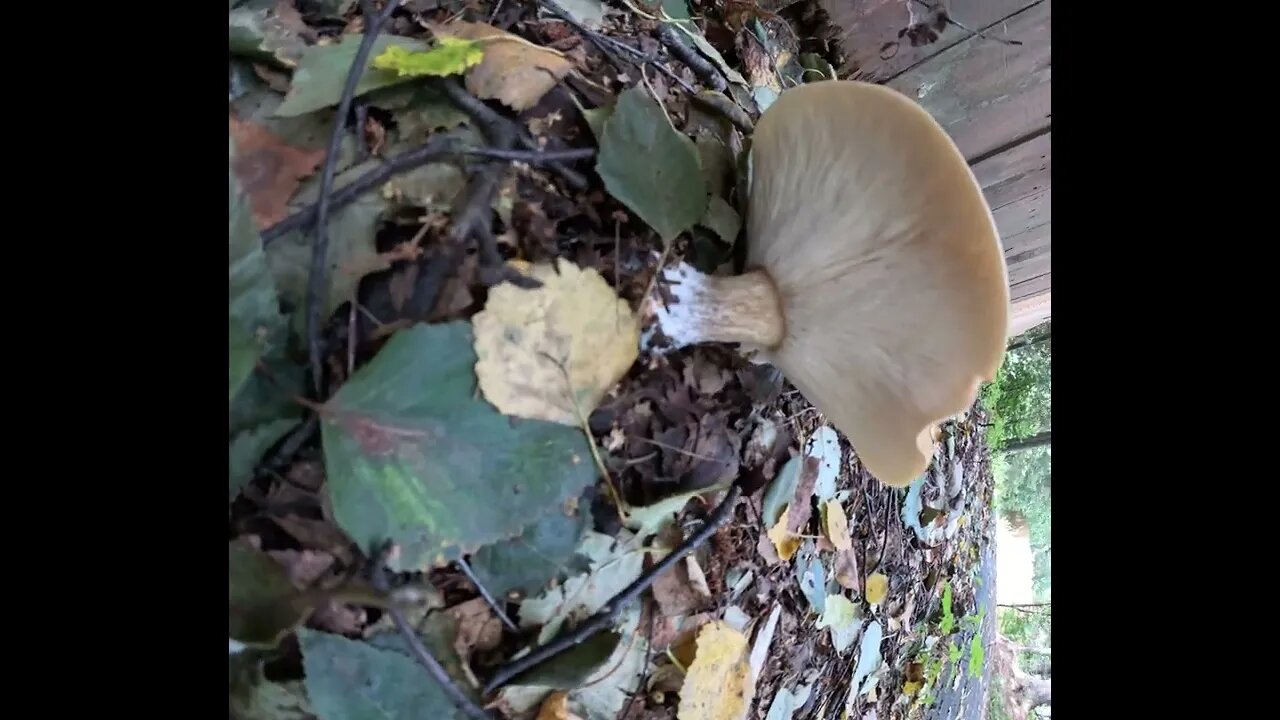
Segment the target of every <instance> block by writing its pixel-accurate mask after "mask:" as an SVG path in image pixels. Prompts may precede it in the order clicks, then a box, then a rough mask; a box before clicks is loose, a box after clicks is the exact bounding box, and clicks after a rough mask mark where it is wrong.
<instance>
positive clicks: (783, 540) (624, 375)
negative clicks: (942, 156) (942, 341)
mask: <svg viewBox="0 0 1280 720" xmlns="http://www.w3.org/2000/svg"><path fill="white" fill-rule="evenodd" d="M381 8H382V6H379V9H381ZM230 16H231V22H230V26H231V39H232V42H231V48H232V59H231V62H230V103H229V104H230V112H229V116H230V118H229V119H230V130H229V139H230V163H229V166H230V172H229V187H230V207H229V211H230V230H229V232H230V261H229V262H230V273H231V285H230V318H231V323H230V380H229V383H230V397H231V403H230V423H229V425H230V427H229V441H230V445H229V459H230V465H229V471H230V472H229V495H230V498H231V506H230V539H231V544H230V546H229V547H230V555H229V563H230V565H231V569H232V574H231V578H232V587H231V592H232V597H231V600H232V603H231V622H232V624H231V628H232V636H233V637H232V649H233V650H241V651H240V652H235V653H233V654H232V655H231V656H230V660H229V662H230V663H231V668H230V669H231V675H230V677H231V708H232V713H233V716H236V717H246V718H303V717H319V718H322V719H324V720H337V719H338V718H349V717H351V718H355V717H366V716H375V715H376V716H379V717H382V716H385V715H388V714H389V715H392V716H395V717H406V718H407V717H418V716H421V715H423V714H424V713H426V714H428V715H430V716H431V717H450V716H451V715H450V713H454V714H455V716H457V717H463V716H464V714H463V711H461V710H455V709H454V706H453V704H451V703H450V701H449V700H448V696H447V695H446V694H445V693H444V692H443V691H442V690H441V689H440V686H439V684H438V683H436V682H434V681H433V679H432V678H431V677H430V676H429V675H428V674H427V670H426V669H424V667H423V665H422V664H421V658H420V657H419V656H418V654H417V653H416V651H415V649H414V647H413V643H411V642H409V640H410V639H411V638H408V637H406V636H405V635H403V634H402V633H400V632H398V631H397V629H396V625H395V623H393V622H391V617H390V615H389V614H388V613H387V612H385V610H386V608H387V607H388V605H389V604H394V605H395V606H396V607H405V608H408V609H407V610H405V616H406V618H405V619H406V620H407V621H408V622H409V624H410V625H411V626H412V627H414V628H416V635H417V638H418V639H420V640H421V644H422V645H423V646H425V648H426V649H427V650H428V651H429V652H430V654H431V656H432V657H433V658H434V659H435V660H436V661H437V662H438V663H439V664H440V667H441V669H442V671H443V672H444V673H446V674H447V675H448V677H449V678H450V681H451V683H452V684H453V685H454V686H455V687H457V688H459V689H460V691H461V692H462V693H463V694H465V695H467V696H468V697H469V698H470V699H471V700H472V701H473V702H475V703H479V704H482V705H484V706H485V707H486V708H487V710H488V711H489V712H491V713H494V714H496V716H505V717H539V718H543V717H546V718H553V717H554V718H572V717H581V718H588V719H591V720H594V719H596V718H615V717H629V718H657V717H677V716H678V717H680V718H682V719H685V718H702V717H714V718H737V717H744V716H749V717H757V718H763V717H768V718H770V720H783V719H784V718H792V717H794V718H810V717H813V718H816V717H822V718H831V717H843V716H847V717H886V718H887V717H909V716H911V717H914V716H919V715H920V714H922V713H923V712H925V710H926V709H927V707H928V706H929V704H930V703H929V701H930V699H931V697H932V696H933V695H935V694H936V693H937V692H939V690H940V688H941V686H942V685H944V684H946V683H948V682H950V681H951V680H950V678H952V677H954V676H955V673H956V672H958V671H963V669H957V668H956V667H954V666H955V663H954V662H952V659H953V656H954V652H953V651H952V648H953V647H954V646H955V645H956V643H963V642H967V640H966V639H965V638H966V637H967V636H965V635H964V634H963V633H964V632H965V630H966V628H967V627H968V624H970V623H972V619H973V618H974V617H975V612H976V607H975V601H974V598H975V592H974V587H973V582H972V578H973V572H972V566H973V564H974V562H975V559H976V557H977V555H978V548H979V546H980V545H981V544H982V543H983V542H984V540H983V538H984V537H985V530H986V528H987V527H988V524H989V521H990V517H989V515H988V512H987V508H989V507H990V481H989V472H987V468H986V464H985V459H984V458H985V457H986V455H985V448H984V447H983V446H982V443H981V432H980V426H981V422H982V415H981V413H980V411H978V410H977V409H975V410H974V411H971V412H970V413H967V414H966V415H965V416H963V417H962V418H961V419H960V420H958V421H956V422H952V423H949V424H948V425H946V426H944V428H943V429H942V432H941V433H940V436H939V437H938V438H937V440H938V442H937V443H936V446H935V447H936V450H937V454H936V456H935V462H934V464H933V466H932V467H931V469H930V471H929V472H927V473H926V474H925V476H924V477H922V478H921V480H920V481H918V482H917V483H916V484H914V485H913V486H911V487H910V488H908V489H906V490H902V491H893V490H890V489H887V488H884V487H882V486H880V485H879V484H877V483H875V482H874V481H873V480H871V479H870V478H869V477H868V476H867V475H866V473H865V472H864V471H863V470H862V469H861V466H860V464H859V462H858V460H857V458H856V455H855V453H853V452H852V450H851V448H850V447H848V445H847V443H843V442H842V441H841V440H840V439H839V438H838V436H837V435H836V434H835V433H834V432H833V431H832V430H831V429H830V427H829V426H826V425H825V424H824V423H823V420H822V418H821V416H820V415H819V414H818V413H817V412H816V411H815V410H814V409H813V408H812V407H811V406H809V405H808V404H807V403H806V402H805V401H804V399H803V398H801V397H800V396H799V394H798V393H797V392H795V391H794V390H791V389H790V388H789V386H787V385H785V384H784V382H783V381H782V379H781V378H779V377H778V376H777V374H776V373H773V372H770V370H769V369H768V368H765V367H761V366H754V365H752V364H750V363H748V362H745V361H743V360H742V359H741V358H740V357H739V356H737V355H736V354H734V353H732V352H730V351H728V350H724V349H721V348H717V347H714V346H704V347H697V348H692V349H689V350H682V351H679V352H673V353H670V354H667V355H660V354H653V353H648V352H646V353H643V354H642V353H640V352H639V346H638V344H637V342H636V340H637V334H638V332H639V329H638V328H637V327H636V326H635V321H634V319H633V317H632V316H631V314H630V313H628V310H629V309H634V308H635V307H636V306H637V305H638V303H639V301H640V299H641V298H643V297H644V296H645V294H646V293H647V292H648V291H649V290H650V287H651V285H652V282H653V277H654V275H655V272H656V271H657V269H658V268H659V266H660V265H661V264H662V263H663V262H665V261H668V260H670V259H672V258H679V257H683V258H685V259H686V260H688V261H690V262H692V263H694V264H695V265H696V266H697V267H699V268H700V269H703V270H705V271H710V270H713V269H715V268H716V267H718V266H720V265H722V264H725V263H732V262H733V259H734V257H735V241H736V240H737V239H738V235H739V231H740V229H741V226H742V220H741V218H742V216H741V199H742V188H743V183H744V181H745V177H744V172H743V170H744V167H743V163H742V160H741V158H742V157H743V152H744V150H745V148H746V146H747V144H748V143H749V140H750V132H749V131H750V123H751V118H754V117H757V116H758V114H759V112H760V111H761V110H762V109H763V107H765V106H767V104H768V103H769V102H770V101H771V99H772V98H773V97H775V96H776V94H777V93H778V92H780V91H781V90H782V88H783V87H785V86H789V85H793V84H795V83H796V82H798V81H800V79H801V77H802V76H803V75H815V76H822V75H828V76H829V75H830V74H831V70H830V69H831V67H832V66H836V65H838V64H839V57H838V54H839V48H838V47H836V46H835V45H834V43H831V42H828V41H823V40H821V39H820V38H822V37H826V36H829V35H830V33H829V32H827V31H828V30H829V29H828V28H825V25H824V23H825V17H824V15H823V13H821V11H820V10H819V9H818V6H817V5H816V4H814V3H809V2H800V3H793V4H791V5H785V6H783V5H781V4H779V3H773V4H768V3H761V5H760V6H758V7H756V6H752V5H749V4H745V3H727V4H725V5H723V6H713V5H711V4H700V3H697V2H694V3H692V4H691V5H689V4H686V3H685V2H683V0H665V1H664V2H663V3H661V4H660V5H659V4H646V3H640V2H634V0H633V2H630V3H628V2H622V3H617V4H615V3H609V4H603V3H600V2H597V1H595V0H565V1H564V2H562V3H560V4H554V3H550V2H546V3H533V2H510V1H509V0H508V1H506V2H494V3H487V2H479V3H449V2H435V1H431V0H428V1H426V2H406V3H404V7H402V8H398V9H394V12H393V14H391V15H390V19H389V20H388V22H387V25H386V26H385V27H383V28H380V30H381V32H380V33H379V34H378V37H377V38H376V39H375V40H374V42H373V43H372V47H371V50H370V52H369V55H368V58H367V62H368V64H369V67H370V69H369V70H368V71H366V73H365V74H364V75H363V77H362V79H361V80H360V82H359V83H358V85H357V86H356V91H355V97H354V100H353V101H352V107H351V109H350V112H349V113H348V115H349V117H348V120H349V123H348V125H347V126H346V131H344V132H343V134H342V135H341V137H340V144H339V146H338V152H337V154H336V156H335V162H334V164H333V168H332V170H333V174H334V175H333V177H334V180H333V183H332V187H333V188H334V193H335V194H334V195H333V196H332V197H333V198H334V199H333V200H332V201H331V202H330V204H329V208H328V219H327V223H326V231H327V235H328V247H327V253H326V256H325V257H324V258H323V260H325V262H323V263H322V267H323V270H324V272H323V273H322V274H321V275H320V277H321V279H322V280H323V283H322V285H320V286H319V287H315V286H314V284H315V279H316V277H317V274H316V273H315V272H314V271H313V269H312V258H311V248H312V242H313V234H312V232H311V228H310V227H309V225H308V223H309V222H311V221H312V220H314V217H315V214H316V212H315V209H314V203H315V201H316V200H317V198H318V197H319V195H320V192H319V190H320V186H321V185H322V177H321V175H322V173H321V170H322V168H321V162H322V161H323V158H324V157H325V147H326V146H327V144H328V142H329V136H330V133H331V132H332V129H333V127H334V123H335V120H336V112H335V108H336V107H337V106H338V105H339V104H340V101H341V98H342V94H343V85H344V83H345V82H346V77H347V72H348V70H349V68H350V66H351V64H352V62H353V60H355V59H356V56H357V53H358V51H359V46H360V42H361V40H362V39H363V33H364V32H365V30H366V29H367V26H368V23H369V22H370V21H369V20H367V19H366V18H365V16H364V15H363V14H362V13H361V11H360V4H358V3H356V2H354V1H352V0H321V1H319V2H298V3H292V2H289V0H246V1H243V2H232V3H231V12H230ZM692 18H697V19H696V20H694V19H692ZM802 38H803V40H802ZM388 168H394V169H396V170H398V172H395V173H392V172H388ZM311 301H314V302H317V303H318V307H319V308H320V315H321V316H322V317H323V318H324V319H325V323H324V325H323V327H321V328H319V332H314V330H315V329H314V328H308V326H307V323H306V317H305V315H306V309H307V307H308V302H311ZM312 344H314V345H316V346H317V347H319V348H321V349H322V353H321V356H322V357H323V365H322V368H323V374H324V375H323V378H322V380H323V384H324V385H326V386H327V387H326V392H325V393H324V394H323V395H321V396H319V397H312V398H311V399H310V400H307V399H305V398H306V396H307V393H308V387H307V384H308V383H310V382H312V381H313V380H314V378H312V377H309V375H308V369H307V361H306V360H307V354H308V350H309V346H310V345H312ZM738 478H741V481H740V482H741V484H742V485H743V487H744V489H745V490H746V492H744V493H743V497H741V498H739V499H738V500H737V502H736V505H735V506H734V507H733V508H732V519H731V521H730V522H729V523H728V524H727V525H725V526H724V527H722V528H720V529H719V530H718V531H717V532H716V533H715V534H714V535H713V536H712V537H711V539H710V541H709V542H708V543H706V544H705V545H703V546H702V547H700V548H699V549H698V550H696V551H695V552H694V553H693V554H691V555H690V556H688V557H687V558H684V559H682V560H680V561H679V562H678V563H676V565H675V566H674V567H673V568H672V569H671V570H670V571H668V572H667V573H665V574H663V575H661V576H659V578H658V579H657V581H656V582H655V584H654V586H653V587H652V589H651V591H650V592H646V593H645V594H644V595H643V597H642V599H641V602H639V603H634V604H632V605H631V606H629V607H628V608H626V609H625V610H624V611H623V612H622V613H620V615H619V616H618V618H617V621H616V623H615V624H614V627H613V628H612V631H609V632H604V633H600V634H598V635H596V636H593V638H592V639H591V640H589V641H588V642H584V643H582V644H581V645H579V646H577V647H576V648H574V649H573V650H572V651H571V652H568V653H565V654H562V655H559V656H557V657H555V658H554V659H553V660H551V661H548V662H547V663H545V664H543V665H541V666H538V667H535V668H534V669H533V670H530V671H528V672H527V673H525V674H524V675H521V676H518V677H517V678H515V679H514V680H513V681H511V682H510V683H508V684H507V685H506V686H504V687H503V688H501V689H500V690H499V691H498V692H496V693H494V694H493V695H491V696H482V694H481V692H480V689H481V688H482V687H483V686H484V684H485V681H486V679H487V677H488V676H490V675H492V673H493V671H494V670H495V669H496V668H497V667H498V666H500V665H502V664H504V663H505V662H506V661H509V660H510V659H512V658H513V657H515V656H517V655H519V654H522V653H523V652H525V649H526V648H529V647H531V646H533V645H537V644H540V643H542V642H545V641H547V640H548V639H550V638H551V637H553V636H554V635H556V633H557V631H558V630H560V629H562V628H565V627H571V626H573V625H574V624H576V623H578V622H580V621H582V619H583V618H584V617H586V616H588V615H590V614H591V613H593V612H595V611H597V610H600V609H601V607H602V606H604V604H605V603H606V601H608V600H609V599H610V598H611V597H613V596H614V595H615V594H617V593H618V592H619V591H620V590H622V589H623V588H625V587H626V586H627V585H628V584H630V583H631V582H632V581H633V580H635V579H636V578H637V577H638V576H639V575H640V574H641V573H642V572H643V570H644V569H645V567H647V566H649V565H652V564H653V563H654V562H656V561H657V560H659V559H660V558H661V557H662V556H663V555H665V554H666V553H667V552H669V551H670V550H671V549H672V548H674V547H675V546H677V545H679V544H680V543H681V541H682V540H684V539H685V538H686V537H688V536H690V535H692V534H693V533H694V532H696V531H697V529H698V527H699V526H700V524H701V523H702V522H704V521H705V519H706V517H707V516H708V514H709V512H710V511H711V510H712V509H713V508H714V507H715V506H716V505H717V503H718V502H719V499H720V498H721V497H722V496H723V494H724V493H723V491H724V489H725V488H726V487H727V486H728V485H729V484H731V483H732V482H733V481H734V480H735V479H738ZM428 488H430V490H429V491H428V490H427V489H428ZM616 498H620V499H621V504H622V508H623V509H622V511H621V512H620V511H619V508H618V502H617V501H616ZM387 541H390V542H391V543H392V544H393V545H392V549H391V553H390V554H389V555H388V556H386V557H379V558H378V559H379V560H385V563H386V565H388V566H389V567H390V568H391V569H392V570H393V571H395V572H397V573H398V575H397V576H396V578H395V581H394V583H393V585H394V587H392V588H390V589H388V588H386V587H383V586H382V585H380V584H379V583H377V582H374V579H373V578H371V577H370V576H369V575H368V574H367V572H365V570H366V569H367V566H368V565H369V564H370V556H371V555H373V554H375V553H376V552H377V550H378V548H380V547H381V546H382V544H383V543H385V542H387ZM482 593H483V594H482ZM485 594H487V595H488V598H486V597H485V596H484V595H485ZM494 607H496V608H497V610H495V609H493V608H494ZM499 613H501V616H500V614H499ZM966 619H967V620H968V621H969V623H966ZM970 630H971V629H970ZM970 634H972V633H971V632H970ZM246 647H247V649H242V648H246ZM846 712H847V715H845V713H846Z"/></svg>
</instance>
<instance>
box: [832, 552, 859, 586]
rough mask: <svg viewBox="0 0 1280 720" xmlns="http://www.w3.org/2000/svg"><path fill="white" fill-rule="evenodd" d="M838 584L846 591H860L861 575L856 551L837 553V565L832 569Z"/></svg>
mask: <svg viewBox="0 0 1280 720" xmlns="http://www.w3.org/2000/svg"><path fill="white" fill-rule="evenodd" d="M831 569H832V572H833V573H834V574H835V578H836V582H837V583H839V584H840V587H842V588H845V589H846V590H854V591H856V590H858V588H859V584H858V583H859V580H860V576H861V573H859V572H858V553H857V552H856V551H854V550H852V549H851V550H848V551H847V552H842V553H837V554H836V561H835V565H834V566H833V567H832V568H831Z"/></svg>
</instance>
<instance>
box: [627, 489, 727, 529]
mask: <svg viewBox="0 0 1280 720" xmlns="http://www.w3.org/2000/svg"><path fill="white" fill-rule="evenodd" d="M724 487H725V486H724V485H713V486H711V487H706V488H701V489H698V490H691V491H689V492H686V493H681V494H679V495H673V496H671V497H669V498H664V499H662V500H659V501H658V502H656V503H654V504H652V505H645V506H641V507H633V508H631V509H629V510H627V523H626V524H627V527H628V528H630V529H631V530H632V531H633V532H635V534H636V537H640V538H646V537H649V536H650V535H656V534H657V533H658V532H659V531H661V530H662V529H663V528H665V527H666V526H668V525H670V524H671V523H673V522H675V520H676V513H678V512H680V511H681V510H683V509H684V506H685V505H687V504H688V503H689V501H690V500H691V499H693V498H695V497H697V496H699V495H705V494H707V493H709V492H713V491H715V490H719V489H722V488H724Z"/></svg>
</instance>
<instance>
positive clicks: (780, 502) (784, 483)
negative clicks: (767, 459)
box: [761, 456, 804, 529]
mask: <svg viewBox="0 0 1280 720" xmlns="http://www.w3.org/2000/svg"><path fill="white" fill-rule="evenodd" d="M802 462H804V460H803V458H802V457H801V456H797V457H793V458H791V459H790V460H788V461H787V463H786V464H785V465H783V466H782V469H781V470H779V471H778V474H777V475H775V476H774V477H773V482H771V483H769V489H768V490H765V492H764V501H763V504H762V506H761V513H762V514H761V520H763V522H764V527H765V528H766V529H768V528H771V527H773V526H774V525H777V524H778V518H780V517H782V511H783V510H784V509H786V507H787V506H788V505H790V504H791V498H792V497H794V496H795V494H796V484H797V483H798V482H799V481H800V464H801V463H802Z"/></svg>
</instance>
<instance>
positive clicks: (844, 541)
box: [822, 498, 853, 552]
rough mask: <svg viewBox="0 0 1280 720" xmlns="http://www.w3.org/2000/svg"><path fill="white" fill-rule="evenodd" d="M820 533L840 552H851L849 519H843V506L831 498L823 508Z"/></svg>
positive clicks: (851, 542)
mask: <svg viewBox="0 0 1280 720" xmlns="http://www.w3.org/2000/svg"><path fill="white" fill-rule="evenodd" d="M823 510H824V511H825V512H824V513H823V515H822V520H823V527H822V531H823V532H824V533H826V535H827V539H828V540H830V541H831V544H832V545H834V546H835V547H836V550H839V551H841V552H850V551H852V550H853V541H852V540H850V539H849V519H848V518H846V517H845V514H844V506H843V505H841V504H840V501H839V500H836V499H835V498H832V499H831V500H828V501H827V503H826V505H824V506H823Z"/></svg>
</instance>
